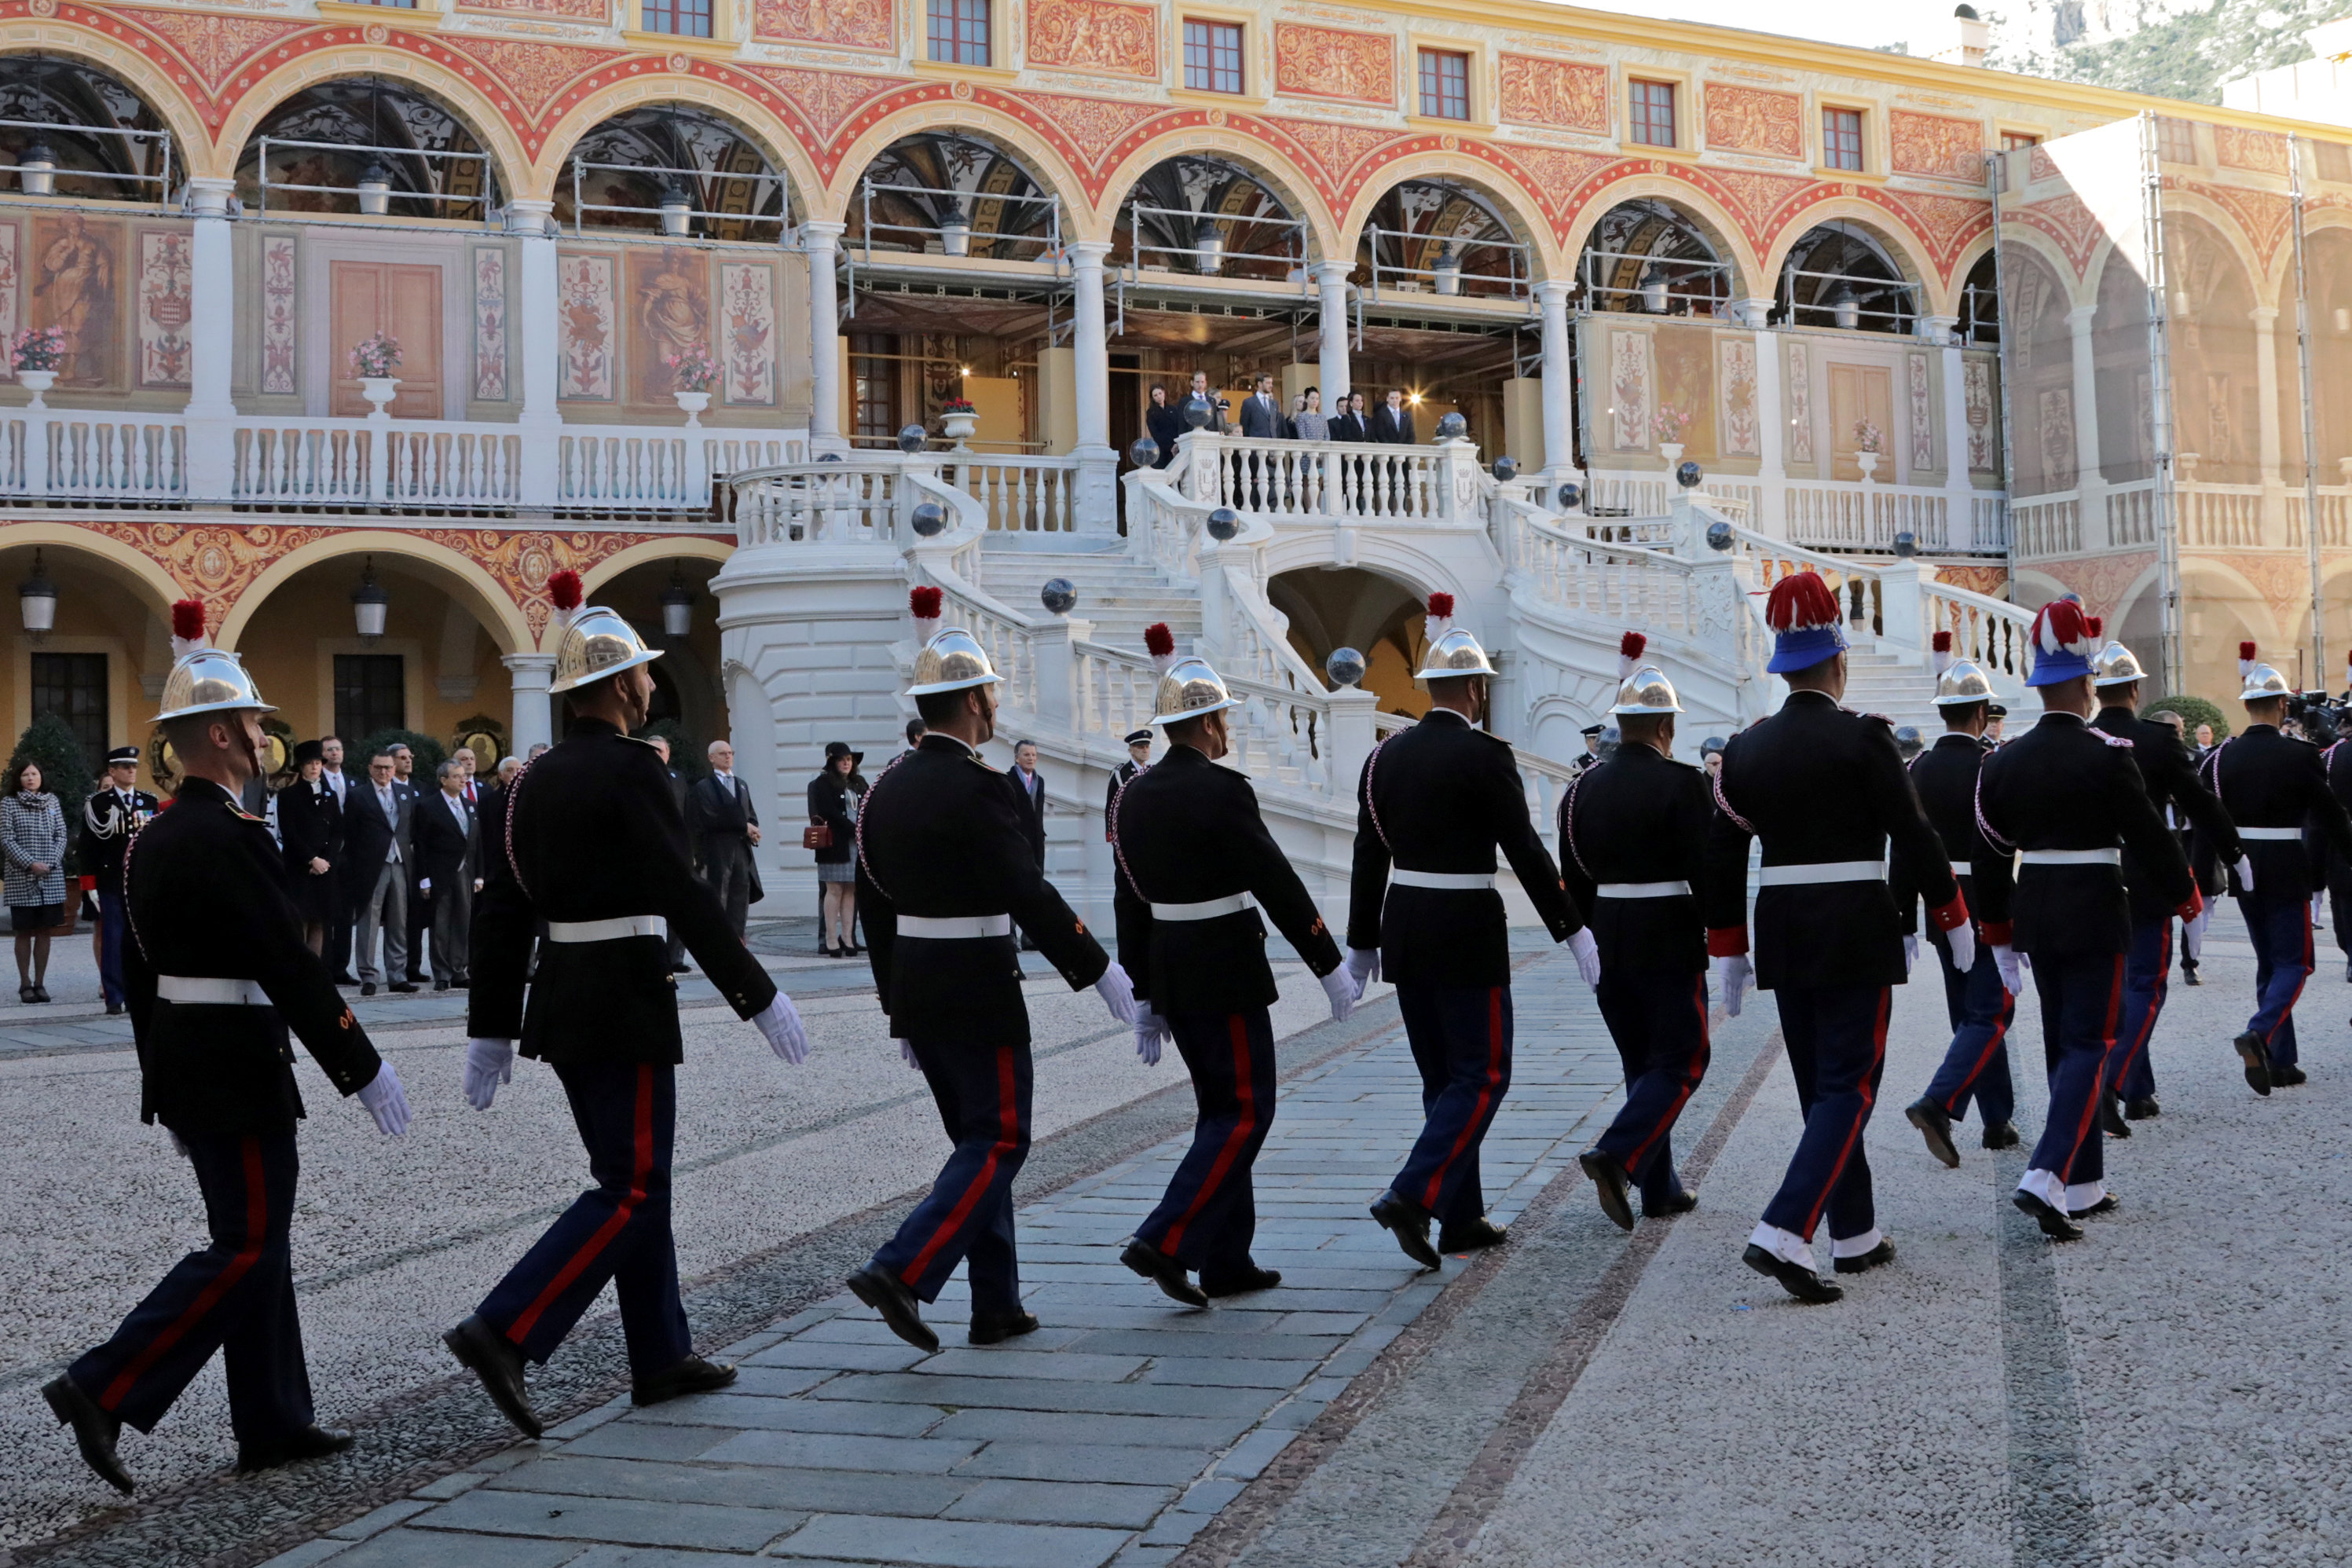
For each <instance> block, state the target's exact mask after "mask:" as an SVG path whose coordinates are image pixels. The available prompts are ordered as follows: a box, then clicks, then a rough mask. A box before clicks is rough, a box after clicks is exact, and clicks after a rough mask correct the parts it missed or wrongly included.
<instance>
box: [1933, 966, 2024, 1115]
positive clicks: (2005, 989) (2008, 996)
mask: <svg viewBox="0 0 2352 1568" xmlns="http://www.w3.org/2000/svg"><path fill="white" fill-rule="evenodd" d="M2016 1001H2017V994H2016V993H2015V992H2013V991H2011V990H2010V988H2009V983H2008V982H2007V981H2003V982H2002V983H2001V987H2000V1012H1998V1013H1995V1014H1994V1015H1993V1016H1992V1038H1990V1039H1989V1040H1987V1041H1986V1042H1985V1048H1984V1051H1983V1053H1982V1054H1981V1055H1979V1057H1978V1058H1977V1062H1976V1066H1974V1067H1972V1068H1969V1076H1968V1077H1966V1078H1964V1079H1961V1080H1960V1087H1959V1088H1958V1089H1954V1090H1953V1091H1952V1094H1951V1098H1950V1099H1949V1100H1948V1101H1946V1102H1945V1105H1944V1113H1945V1114H1946V1115H1948V1116H1949V1115H1957V1114H1958V1108H1959V1103H1960V1101H1961V1100H1963V1099H1964V1098H1966V1096H1967V1095H1968V1093H1969V1090H1970V1089H1974V1088H1975V1087H1976V1081H1977V1079H1980V1078H1982V1077H1983V1076H1984V1070H1985V1066H1986V1064H1987V1063H1989V1062H1990V1061H1991V1060H1992V1054H1993V1053H1994V1052H1995V1051H1997V1050H1999V1049H2000V1043H2001V1041H2003V1040H2005V1039H2007V1038H2008V1037H2009V1016H2010V1013H2011V1011H2012V1009H2013V1008H2014V1006H2015V1004H2016Z"/></svg>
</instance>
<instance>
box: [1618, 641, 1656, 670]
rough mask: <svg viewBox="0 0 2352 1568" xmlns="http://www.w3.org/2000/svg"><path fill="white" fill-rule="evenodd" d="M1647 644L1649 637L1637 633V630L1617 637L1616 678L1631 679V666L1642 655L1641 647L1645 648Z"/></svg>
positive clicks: (1648, 644) (1648, 643)
mask: <svg viewBox="0 0 2352 1568" xmlns="http://www.w3.org/2000/svg"><path fill="white" fill-rule="evenodd" d="M1649 646H1650V639H1649V638H1648V637H1643V635H1642V634H1641V633H1639V632H1627V633H1626V634H1625V635H1624V636H1623V637H1621V638H1619V639H1618V643H1617V679H1620V680H1627V679H1632V677H1633V667H1634V665H1635V663H1636V662H1638V661H1639V660H1640V658H1641V657H1642V650H1643V649H1644V648H1646V647H1649Z"/></svg>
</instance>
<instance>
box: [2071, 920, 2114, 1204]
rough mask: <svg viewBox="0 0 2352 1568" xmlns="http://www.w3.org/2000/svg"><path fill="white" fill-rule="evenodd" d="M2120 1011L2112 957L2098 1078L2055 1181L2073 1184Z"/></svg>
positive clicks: (2102, 1091)
mask: <svg viewBox="0 0 2352 1568" xmlns="http://www.w3.org/2000/svg"><path fill="white" fill-rule="evenodd" d="M2123 1010H2124V955H2123V954H2121V953H2117V954H2116V978H2115V984H2113V985H2112V986H2110V987H2109V989H2108V991H2107V1016H2106V1019H2105V1022H2103V1023H2102V1024H2101V1025H2100V1026H2099V1076H2098V1077H2096V1078H2095V1079H2092V1080H2091V1092H2090V1095H2089V1097H2088V1098H2087V1099H2085V1100H2084V1101H2083V1120H2082V1121H2078V1122H2076V1123H2075V1124H2074V1143H2073V1145H2072V1146H2070V1147H2069V1148H2068V1149H2067V1151H2066V1160H2065V1163H2063V1164H2062V1165H2060V1166H2059V1167H2058V1169H2057V1172H2056V1175H2057V1177H2058V1179H2059V1180H2060V1181H2062V1182H2065V1183H2067V1184H2069V1185H2072V1184H2073V1178H2074V1162H2075V1161H2076V1160H2077V1159H2079V1158H2081V1156H2082V1152H2083V1141H2084V1139H2085V1138H2088V1137H2089V1136H2090V1135H2091V1118H2093V1117H2094V1116H2096V1115H2097V1114H2098V1113H2099V1099H2100V1097H2101V1096H2102V1095H2104V1094H2105V1093H2106V1089H2107V1085H2106V1069H2107V1053H2108V1052H2109V1051H2111V1050H2114V1049H2115V1048H2116V1019H2117V1018H2119V1017H2120V1016H2122V1015H2123Z"/></svg>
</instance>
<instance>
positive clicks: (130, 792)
mask: <svg viewBox="0 0 2352 1568" xmlns="http://www.w3.org/2000/svg"><path fill="white" fill-rule="evenodd" d="M189 602H191V603H193V602H194V601H189ZM174 614H175V615H176V614H177V612H176V611H175V612H174ZM194 630H195V633H196V634H198V635H201V633H202V632H203V630H204V627H203V624H202V619H201V613H200V614H199V617H198V621H197V625H196V626H195V628H194ZM183 636H184V640H185V633H184V634H183ZM154 815H155V797H154V796H153V795H149V794H148V793H147V792H146V791H145V790H143V789H141V788H140V787H139V748H138V747H136V746H117V747H115V748H114V750H112V751H110V752H107V753H106V785H105V787H104V788H103V789H100V790H98V791H96V792H95V793H93V794H92V795H90V797H89V799H88V800H86V801H84V802H82V806H81V863H82V865H83V866H84V867H85V868H87V869H88V870H89V872H90V873H91V875H92V876H93V877H94V878H95V879H96V881H97V883H98V918H99V960H98V975H99V982H100V986H101V988H102V989H103V990H104V991H105V994H106V1010H107V1012H108V1014H109V1015H112V1014H116V1013H120V1012H121V1011H122V851H123V848H124V847H125V846H127V845H128V844H129V843H130V842H131V835H132V834H134V833H136V832H138V831H139V829H140V828H141V827H142V826H145V825H146V822H147V819H148V818H149V817H151V816H154Z"/></svg>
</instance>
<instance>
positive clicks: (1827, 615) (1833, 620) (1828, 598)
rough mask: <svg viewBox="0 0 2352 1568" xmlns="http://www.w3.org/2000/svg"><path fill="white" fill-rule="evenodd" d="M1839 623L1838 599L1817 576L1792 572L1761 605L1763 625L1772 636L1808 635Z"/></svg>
mask: <svg viewBox="0 0 2352 1568" xmlns="http://www.w3.org/2000/svg"><path fill="white" fill-rule="evenodd" d="M1839 619H1840V617H1839V615H1838V602H1837V595H1835V594H1832V593H1831V592H1830V585H1829V584H1827V583H1824V582H1822V579H1821V574H1819V573H1816V572H1791V573H1790V574H1789V575H1787V576H1786V577H1783V578H1781V579H1780V581H1779V582H1777V583H1775V584H1772V595H1771V597H1770V598H1769V599H1766V600H1765V601H1764V624H1765V625H1766V626H1770V627H1771V628H1772V629H1773V630H1774V631H1775V632H1809V631H1812V630H1815V629H1816V628H1818V627H1821V626H1835V625H1837V624H1838V621H1839Z"/></svg>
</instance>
